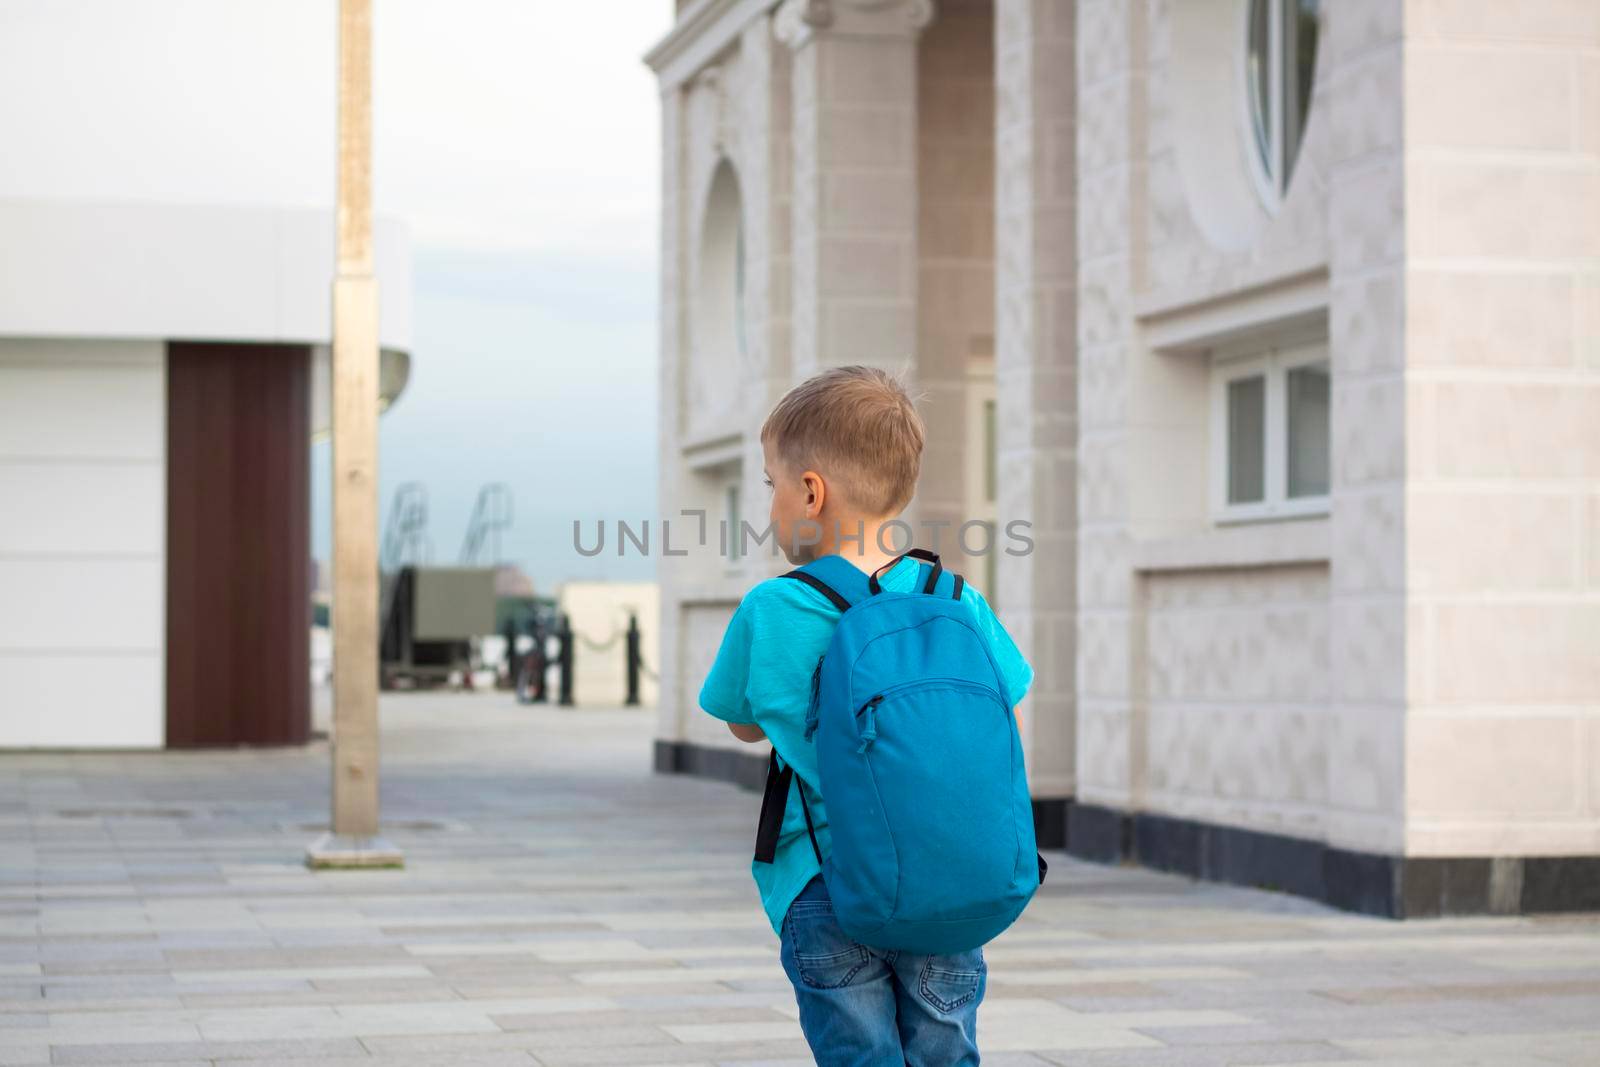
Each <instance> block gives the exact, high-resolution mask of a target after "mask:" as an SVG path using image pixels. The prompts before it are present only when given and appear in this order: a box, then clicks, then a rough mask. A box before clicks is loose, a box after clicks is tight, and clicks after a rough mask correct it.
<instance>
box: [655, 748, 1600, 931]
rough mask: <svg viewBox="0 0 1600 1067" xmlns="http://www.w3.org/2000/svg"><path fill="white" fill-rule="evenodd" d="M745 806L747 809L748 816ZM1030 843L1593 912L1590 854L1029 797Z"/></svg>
mask: <svg viewBox="0 0 1600 1067" xmlns="http://www.w3.org/2000/svg"><path fill="white" fill-rule="evenodd" d="M655 767H656V772H657V773H658V774H692V775H696V776H698V777H701V778H714V779H717V780H719V781H724V782H733V783H734V784H736V785H738V786H740V787H741V788H743V789H748V790H751V791H752V792H760V791H761V788H762V786H763V785H765V783H766V780H767V757H766V754H765V753H764V752H763V754H761V755H759V756H757V755H754V754H752V753H749V752H744V751H740V750H739V749H725V748H711V747H709V746H706V745H696V744H694V743H692V742H688V741H657V742H656V750H655ZM754 822H755V812H754V809H752V810H751V825H752V826H754ZM1033 827H1034V836H1035V838H1036V839H1037V840H1038V843H1039V847H1040V848H1047V849H1064V850H1065V851H1066V852H1068V853H1069V854H1070V855H1073V856H1076V857H1078V858H1079V859H1086V860H1093V861H1095V862H1096V863H1121V862H1124V861H1129V862H1134V863H1138V864H1141V865H1143V866H1145V867H1153V868H1155V869H1156V870H1161V871H1172V872H1173V873H1175V874H1186V875H1188V876H1190V877H1191V878H1204V879H1207V880H1209V881H1213V882H1227V883H1229V884H1231V885H1245V886H1254V887H1256V888H1259V889H1273V890H1277V891H1278V892H1282V893H1293V894H1295V895H1296V896H1302V897H1309V898H1311V899H1312V900H1319V901H1322V902H1323V903H1325V904H1330V905H1332V906H1333V907H1336V908H1342V909H1344V910H1345V911H1355V912H1361V913H1363V914H1366V915H1380V916H1384V917H1386V918H1391V919H1415V918H1425V917H1429V916H1437V915H1484V914H1495V915H1515V914H1528V913H1532V912H1557V911H1600V856H1528V857H1522V856H1506V857H1498V858H1492V859H1491V858H1485V857H1462V858H1434V857H1415V856H1413V857H1406V856H1386V855H1379V854H1377V853H1372V852H1351V851H1348V850H1346V849H1342V848H1333V847H1331V846H1329V845H1324V844H1320V843H1318V842H1316V841H1306V840H1303V839H1301V838H1298V837H1288V836H1285V835H1283V834H1269V833H1263V832H1261V831H1259V830H1240V829H1236V828H1234V827H1230V826H1214V825H1212V824H1210V823H1203V822H1195V821H1193V820H1190V819H1174V818H1170V817H1168V816H1165V815H1148V814H1128V813H1126V812H1121V811H1115V810H1113V809H1111V808H1103V807H1099V806H1097V805H1094V804H1080V803H1078V802H1077V801H1075V800H1072V799H1071V798H1069V797H1035V798H1034V801H1033Z"/></svg>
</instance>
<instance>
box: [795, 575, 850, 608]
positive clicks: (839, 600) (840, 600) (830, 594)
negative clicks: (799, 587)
mask: <svg viewBox="0 0 1600 1067" xmlns="http://www.w3.org/2000/svg"><path fill="white" fill-rule="evenodd" d="M783 577H785V578H793V579H795V580H797V581H801V582H805V583H806V584H807V585H809V586H810V587H811V588H813V589H815V590H816V591H817V592H819V593H821V594H822V595H823V596H825V597H827V598H828V599H829V600H830V601H832V602H833V606H834V607H836V608H838V609H839V610H840V611H849V610H850V601H848V600H846V599H845V598H844V597H842V596H840V595H839V594H838V593H836V592H834V589H833V587H832V586H830V585H829V584H828V583H827V582H825V581H823V580H822V579H821V578H818V577H817V576H816V575H815V574H807V573H806V572H805V571H802V570H792V571H785V572H784V574H783Z"/></svg>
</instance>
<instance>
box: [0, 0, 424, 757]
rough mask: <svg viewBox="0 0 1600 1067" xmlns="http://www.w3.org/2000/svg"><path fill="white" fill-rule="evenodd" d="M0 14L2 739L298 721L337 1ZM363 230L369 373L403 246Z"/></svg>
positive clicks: (323, 319) (392, 301) (300, 735)
mask: <svg viewBox="0 0 1600 1067" xmlns="http://www.w3.org/2000/svg"><path fill="white" fill-rule="evenodd" d="M224 7H225V8H226V10H223V8H224ZM296 20H298V21H296ZM0 22H3V24H4V25H3V28H0V95H4V97H5V98H6V99H7V100H10V101H12V102H13V105H14V106H10V107H7V108H4V109H0V158H3V159H4V163H3V164H0V748H28V747H52V748H55V747H60V748H107V747H116V748H161V747H180V746H190V745H205V744H232V743H238V742H251V743H302V742H304V741H305V740H307V737H308V734H309V731H310V726H311V720H310V714H309V702H308V701H309V685H310V670H309V664H308V658H309V630H310V615H311V609H310V586H311V577H310V570H309V539H310V516H309V510H310V454H309V449H310V442H311V439H312V437H313V435H314V433H315V432H316V430H317V427H318V424H319V423H325V421H326V411H327V404H326V397H325V393H326V389H327V352H326V345H327V343H328V340H329V337H330V334H331V331H330V327H331V315H330V293H331V284H332V275H333V263H334V254H333V241H334V223H333V213H332V211H331V210H326V209H324V210H318V209H317V208H316V207H315V206H314V205H316V204H318V203H322V204H328V203H331V201H332V198H333V191H334V171H333V156H334V140H333V102H334V101H333V86H334V63H335V49H334V39H335V30H336V25H337V23H336V20H335V19H334V15H333V10H332V8H331V7H330V8H327V9H325V10H319V9H318V8H317V7H316V6H312V7H310V8H305V7H303V6H296V10H294V11H288V10H286V9H285V7H284V5H268V4H234V5H221V6H219V5H207V4H194V5H187V6H185V5H182V4H178V3H172V2H169V3H162V4H141V5H105V4H84V3H79V4H77V5H76V6H75V7H70V9H69V4H68V3H67V0H62V2H60V3H52V4H25V3H24V4H7V5H4V10H3V12H0ZM199 43H203V45H204V46H203V47H200V46H197V45H198V44H199ZM308 55H309V56H311V57H315V58H318V60H319V63H318V65H317V66H315V67H311V66H310V65H309V64H307V63H304V62H302V60H303V59H304V58H305V57H307V56H308ZM314 84H321V85H323V86H325V89H323V90H322V91H321V94H320V95H321V98H322V99H323V100H325V105H324V106H320V107H301V106H299V104H298V102H299V101H302V100H304V99H305V98H306V94H304V93H298V92H288V91H286V89H285V87H286V86H294V87H296V88H299V87H304V86H306V85H314ZM308 204H309V205H312V206H304V205H308ZM376 247H377V268H376V269H377V274H378V280H379V286H380V290H381V296H380V303H381V305H382V322H381V328H380V334H381V341H382V344H383V345H384V346H385V348H386V349H387V350H388V351H387V352H386V355H385V359H384V364H385V373H384V375H383V377H384V378H385V381H384V383H383V391H384V392H385V393H387V394H388V396H389V397H390V398H391V399H392V397H393V396H394V395H395V394H396V393H397V392H398V391H399V389H400V388H401V387H402V386H403V384H404V381H405V377H406V370H407V366H408V356H407V350H408V349H409V348H410V335H411V322H410V317H411V316H410V307H411V296H410V286H411V280H410V252H409V249H408V242H407V238H406V234H405V231H404V229H403V228H402V227H400V226H399V225H397V224H395V223H393V222H392V221H390V222H383V221H380V223H379V225H378V228H377V236H376ZM319 394H321V395H319Z"/></svg>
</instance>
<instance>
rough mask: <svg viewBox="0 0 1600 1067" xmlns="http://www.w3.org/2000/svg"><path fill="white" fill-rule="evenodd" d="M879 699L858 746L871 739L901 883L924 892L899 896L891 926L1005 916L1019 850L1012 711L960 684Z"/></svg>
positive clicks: (870, 756)
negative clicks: (998, 913) (997, 913)
mask: <svg viewBox="0 0 1600 1067" xmlns="http://www.w3.org/2000/svg"><path fill="white" fill-rule="evenodd" d="M874 696H875V697H876V698H877V699H876V700H875V701H869V702H868V706H867V708H866V713H865V714H863V715H861V716H860V717H859V718H858V722H857V730H858V738H865V736H866V735H867V731H868V730H869V727H870V733H871V742H870V745H867V746H866V747H865V750H864V751H863V752H862V753H861V755H860V758H861V759H864V760H866V761H867V765H868V767H869V768H870V772H871V776H872V778H873V780H874V781H875V782H877V783H878V799H879V802H880V804H881V805H882V810H883V816H884V823H885V829H886V830H887V832H888V833H889V835H890V836H891V837H892V838H893V842H894V849H895V854H896V857H897V860H898V863H897V866H898V872H897V874H898V883H899V885H900V886H901V887H904V886H905V885H907V884H911V885H915V886H916V887H917V891H916V892H915V893H914V894H904V893H897V896H896V904H895V910H894V913H893V919H894V921H899V922H906V921H915V922H955V921H959V920H969V919H976V918H981V917H983V916H984V915H988V914H992V913H993V912H995V911H997V910H999V909H1001V908H1003V907H1004V906H1005V904H1004V901H1005V899H1006V897H1007V895H1008V894H1009V893H1010V887H1011V884H1012V881H1013V879H1014V876H1015V872H1016V865H1017V855H1018V848H1019V847H1020V844H1019V842H1020V837H1019V834H1018V830H1017V826H1016V809H1015V805H1014V803H1013V773H1014V768H1013V755H1014V753H1013V747H1012V738H1013V734H1012V729H1013V728H1012V723H1011V709H1010V708H1008V707H1006V706H1005V703H1004V701H1003V700H1001V698H1000V694H999V693H998V692H996V691H995V690H994V689H992V688H990V687H988V686H984V685H979V684H976V683H973V682H969V681H965V680H962V679H949V678H929V679H922V680H918V681H915V682H908V683H903V684H901V685H897V686H892V687H890V688H887V689H885V690H883V692H882V693H881V694H875V695H874ZM869 716H870V718H871V719H872V720H873V721H872V722H871V723H870V724H869V723H867V722H866V721H865V720H866V719H867V718H868V717H869Z"/></svg>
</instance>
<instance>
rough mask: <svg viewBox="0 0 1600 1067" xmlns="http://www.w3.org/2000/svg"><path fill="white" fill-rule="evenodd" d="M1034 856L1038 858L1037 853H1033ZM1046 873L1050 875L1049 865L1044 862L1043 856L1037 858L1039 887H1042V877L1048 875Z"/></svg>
mask: <svg viewBox="0 0 1600 1067" xmlns="http://www.w3.org/2000/svg"><path fill="white" fill-rule="evenodd" d="M1034 855H1035V856H1039V853H1037V852H1035V853H1034ZM1048 873H1050V865H1049V864H1048V863H1046V862H1045V861H1044V857H1043V856H1039V884H1040V885H1044V876H1045V875H1046V874H1048Z"/></svg>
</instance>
